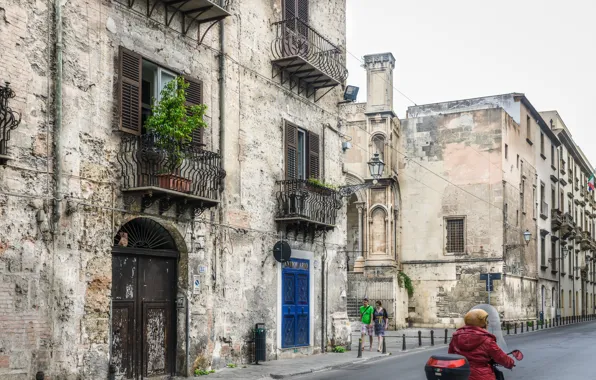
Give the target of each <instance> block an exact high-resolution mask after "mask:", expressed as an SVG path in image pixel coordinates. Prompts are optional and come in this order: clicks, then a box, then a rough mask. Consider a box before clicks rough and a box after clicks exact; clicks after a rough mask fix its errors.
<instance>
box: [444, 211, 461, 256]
mask: <svg viewBox="0 0 596 380" xmlns="http://www.w3.org/2000/svg"><path fill="white" fill-rule="evenodd" d="M446 224H447V244H446V250H447V253H464V227H465V220H464V218H449V219H447V220H446Z"/></svg>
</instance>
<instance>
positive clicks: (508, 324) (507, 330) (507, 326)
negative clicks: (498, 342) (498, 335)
mask: <svg viewBox="0 0 596 380" xmlns="http://www.w3.org/2000/svg"><path fill="white" fill-rule="evenodd" d="M507 335H509V322H507Z"/></svg>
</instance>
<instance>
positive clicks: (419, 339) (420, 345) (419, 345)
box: [418, 330, 422, 347]
mask: <svg viewBox="0 0 596 380" xmlns="http://www.w3.org/2000/svg"><path fill="white" fill-rule="evenodd" d="M418 347H422V331H420V330H418Z"/></svg>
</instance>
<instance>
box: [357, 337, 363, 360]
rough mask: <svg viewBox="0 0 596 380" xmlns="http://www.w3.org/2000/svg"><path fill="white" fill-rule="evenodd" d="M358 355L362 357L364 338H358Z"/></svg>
mask: <svg viewBox="0 0 596 380" xmlns="http://www.w3.org/2000/svg"><path fill="white" fill-rule="evenodd" d="M358 357H359V358H361V357H362V338H360V339H358Z"/></svg>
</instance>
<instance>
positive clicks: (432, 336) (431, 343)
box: [430, 330, 435, 346]
mask: <svg viewBox="0 0 596 380" xmlns="http://www.w3.org/2000/svg"><path fill="white" fill-rule="evenodd" d="M430 345H431V346H434V345H435V330H430Z"/></svg>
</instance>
